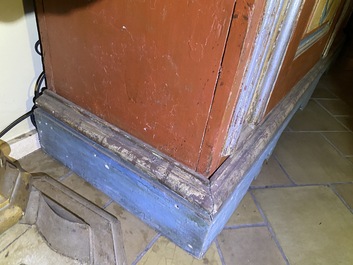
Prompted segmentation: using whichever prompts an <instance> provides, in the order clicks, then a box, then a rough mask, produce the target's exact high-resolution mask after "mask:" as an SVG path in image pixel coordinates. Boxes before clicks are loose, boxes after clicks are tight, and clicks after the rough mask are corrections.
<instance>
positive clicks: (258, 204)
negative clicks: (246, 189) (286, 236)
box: [250, 191, 290, 265]
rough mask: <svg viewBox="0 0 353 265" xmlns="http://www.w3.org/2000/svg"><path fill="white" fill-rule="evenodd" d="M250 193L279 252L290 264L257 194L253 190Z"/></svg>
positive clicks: (288, 264)
mask: <svg viewBox="0 0 353 265" xmlns="http://www.w3.org/2000/svg"><path fill="white" fill-rule="evenodd" d="M250 194H251V197H252V198H253V200H254V202H255V205H256V207H257V209H258V210H259V212H260V214H261V216H262V218H263V219H264V221H265V224H266V225H267V229H268V231H269V232H270V235H271V237H272V239H273V241H274V242H275V244H276V245H277V248H278V250H279V252H280V253H281V255H282V258H283V259H284V261H285V262H286V264H287V265H290V263H289V260H288V258H287V256H286V254H285V253H284V251H283V248H282V246H281V245H280V243H279V241H278V239H277V236H276V234H275V232H274V231H273V228H272V226H271V224H270V223H269V221H268V219H267V217H266V215H265V213H264V212H263V210H262V208H261V206H260V203H259V202H258V201H257V199H256V197H255V195H254V194H253V192H251V191H250Z"/></svg>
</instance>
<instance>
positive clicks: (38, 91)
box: [0, 71, 46, 138]
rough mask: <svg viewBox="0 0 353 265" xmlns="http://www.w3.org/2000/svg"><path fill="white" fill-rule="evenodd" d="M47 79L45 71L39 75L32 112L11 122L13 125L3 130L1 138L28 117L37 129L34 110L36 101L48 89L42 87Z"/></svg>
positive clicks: (0, 134)
mask: <svg viewBox="0 0 353 265" xmlns="http://www.w3.org/2000/svg"><path fill="white" fill-rule="evenodd" d="M44 79H45V73H44V71H43V72H42V73H41V74H40V75H39V77H38V78H37V81H36V84H35V86H34V97H33V103H34V105H33V107H32V109H31V110H30V111H28V112H27V113H25V114H23V115H22V116H21V117H19V118H18V119H16V120H15V121H13V122H11V124H9V125H8V126H7V127H6V128H5V129H3V130H2V131H1V132H0V138H1V137H3V136H4V135H5V134H6V133H8V132H9V131H10V130H11V129H12V128H13V127H15V126H16V125H17V124H19V123H20V122H22V121H24V120H25V119H27V118H28V117H30V118H31V122H32V124H33V125H34V127H36V128H37V125H36V121H35V118H34V110H35V109H36V108H37V106H36V100H37V98H38V97H40V96H41V95H42V94H43V91H44V90H45V89H46V87H42V84H43V81H44Z"/></svg>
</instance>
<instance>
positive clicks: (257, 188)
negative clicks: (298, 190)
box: [249, 184, 297, 190]
mask: <svg viewBox="0 0 353 265" xmlns="http://www.w3.org/2000/svg"><path fill="white" fill-rule="evenodd" d="M296 186H297V184H295V185H293V184H287V185H286V184H284V185H281V184H274V185H263V186H250V187H249V190H261V189H273V188H291V187H296Z"/></svg>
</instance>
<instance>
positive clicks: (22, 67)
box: [0, 0, 42, 141]
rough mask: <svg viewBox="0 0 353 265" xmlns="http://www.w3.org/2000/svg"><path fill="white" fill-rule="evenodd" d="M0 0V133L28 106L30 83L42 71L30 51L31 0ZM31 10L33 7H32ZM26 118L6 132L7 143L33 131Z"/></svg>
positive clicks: (32, 36)
mask: <svg viewBox="0 0 353 265" xmlns="http://www.w3.org/2000/svg"><path fill="white" fill-rule="evenodd" d="M23 1H24V3H25V5H26V8H24V5H23V2H22V0H0V131H1V130H3V129H4V128H5V127H6V126H7V125H8V124H10V123H11V122H12V121H14V120H15V119H17V118H18V117H20V116H21V115H22V114H24V113H26V112H27V111H29V110H30V109H31V107H32V105H33V104H32V97H33V89H34V84H35V82H36V79H37V77H38V76H39V74H40V73H41V71H42V65H41V58H40V56H39V55H37V53H35V51H34V44H35V42H36V41H37V40H38V33H37V26H36V21H35V16H34V13H33V11H28V9H31V6H28V5H31V4H32V1H31V0H23ZM32 8H33V7H32ZM25 9H26V12H25ZM33 129H34V127H33V126H32V124H31V122H30V120H29V119H27V120H25V121H23V122H22V123H20V124H19V125H17V126H16V127H15V128H14V129H13V130H11V131H10V132H8V133H7V134H6V135H5V136H4V137H3V138H2V140H4V141H8V140H11V139H13V138H15V137H17V136H19V135H21V134H24V133H26V132H29V131H30V130H33Z"/></svg>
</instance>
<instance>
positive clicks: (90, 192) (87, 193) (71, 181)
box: [62, 174, 110, 207]
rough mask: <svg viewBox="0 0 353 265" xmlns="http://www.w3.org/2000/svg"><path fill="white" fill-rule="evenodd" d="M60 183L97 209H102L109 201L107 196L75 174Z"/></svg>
mask: <svg viewBox="0 0 353 265" xmlns="http://www.w3.org/2000/svg"><path fill="white" fill-rule="evenodd" d="M62 183H63V184H64V185H65V186H67V187H69V188H70V189H72V190H73V191H75V192H77V193H78V194H80V195H81V196H83V197H85V198H86V199H87V200H89V201H91V202H93V203H94V204H95V205H97V206H99V207H103V206H104V205H106V204H107V203H108V202H109V200H110V199H109V197H108V196H107V195H105V194H104V193H103V192H101V191H99V190H97V189H96V188H95V187H93V186H92V185H91V184H89V183H88V182H87V181H85V180H84V179H83V178H81V177H79V176H77V175H76V174H72V175H70V176H68V177H67V178H65V179H64V180H63V181H62Z"/></svg>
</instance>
